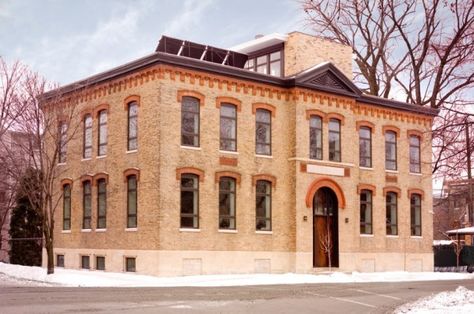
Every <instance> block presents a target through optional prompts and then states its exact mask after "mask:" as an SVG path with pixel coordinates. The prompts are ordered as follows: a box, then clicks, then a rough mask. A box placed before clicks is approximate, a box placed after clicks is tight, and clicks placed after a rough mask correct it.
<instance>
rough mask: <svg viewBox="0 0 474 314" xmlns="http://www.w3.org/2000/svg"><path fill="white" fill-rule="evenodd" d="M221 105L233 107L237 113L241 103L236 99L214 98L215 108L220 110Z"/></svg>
mask: <svg viewBox="0 0 474 314" xmlns="http://www.w3.org/2000/svg"><path fill="white" fill-rule="evenodd" d="M223 103H224V104H231V105H234V106H235V107H236V109H237V112H240V110H241V109H242V102H241V101H240V100H238V99H237V98H234V97H227V96H219V97H216V108H220V107H221V105H222V104H223Z"/></svg>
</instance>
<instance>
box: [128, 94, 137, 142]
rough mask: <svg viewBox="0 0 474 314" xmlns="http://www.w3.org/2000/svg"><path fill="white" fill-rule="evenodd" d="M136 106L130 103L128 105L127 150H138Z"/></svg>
mask: <svg viewBox="0 0 474 314" xmlns="http://www.w3.org/2000/svg"><path fill="white" fill-rule="evenodd" d="M137 120H138V104H137V103H136V102H135V101H132V102H131V103H129V104H128V138H127V150H128V151H134V150H137V149H138V123H137V122H138V121H137Z"/></svg>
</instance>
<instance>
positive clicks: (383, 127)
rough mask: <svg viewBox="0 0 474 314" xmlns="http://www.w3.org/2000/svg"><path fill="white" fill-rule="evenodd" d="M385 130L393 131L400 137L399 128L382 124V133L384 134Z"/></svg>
mask: <svg viewBox="0 0 474 314" xmlns="http://www.w3.org/2000/svg"><path fill="white" fill-rule="evenodd" d="M387 131H392V132H395V134H397V137H400V129H399V128H397V127H396V126H394V125H383V126H382V133H383V134H384V135H385V132H387Z"/></svg>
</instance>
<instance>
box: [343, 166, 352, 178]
mask: <svg viewBox="0 0 474 314" xmlns="http://www.w3.org/2000/svg"><path fill="white" fill-rule="evenodd" d="M350 176H351V168H344V177H350Z"/></svg>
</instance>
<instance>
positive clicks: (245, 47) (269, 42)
mask: <svg viewBox="0 0 474 314" xmlns="http://www.w3.org/2000/svg"><path fill="white" fill-rule="evenodd" d="M287 39H288V35H284V34H280V33H272V34H269V35H265V36H262V37H259V38H256V39H253V40H250V41H247V42H244V43H241V44H239V45H236V46H233V47H230V48H229V50H232V51H236V52H240V53H246V54H248V53H251V52H253V51H257V50H260V49H264V48H267V47H270V46H273V45H276V44H279V43H283V42H285V41H286V40H287Z"/></svg>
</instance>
